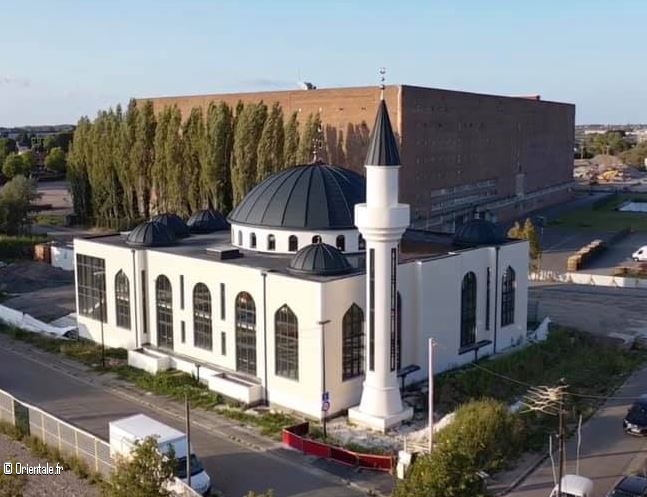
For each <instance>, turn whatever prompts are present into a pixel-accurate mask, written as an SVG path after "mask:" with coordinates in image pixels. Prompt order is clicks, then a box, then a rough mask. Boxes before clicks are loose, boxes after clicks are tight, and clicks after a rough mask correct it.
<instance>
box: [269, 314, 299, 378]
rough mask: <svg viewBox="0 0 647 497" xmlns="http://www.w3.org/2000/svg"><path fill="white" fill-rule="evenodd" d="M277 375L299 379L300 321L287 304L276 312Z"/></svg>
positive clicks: (275, 355) (275, 354)
mask: <svg viewBox="0 0 647 497" xmlns="http://www.w3.org/2000/svg"><path fill="white" fill-rule="evenodd" d="M274 360H275V368H276V369H275V371H276V376H283V377H284V378H290V379H291V380H298V379H299V322H298V320H297V317H296V316H295V315H294V312H292V309H290V308H289V307H288V306H287V305H284V306H283V307H281V308H280V309H279V310H278V311H276V314H274Z"/></svg>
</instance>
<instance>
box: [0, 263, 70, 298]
mask: <svg viewBox="0 0 647 497" xmlns="http://www.w3.org/2000/svg"><path fill="white" fill-rule="evenodd" d="M72 283H74V272H73V271H64V270H62V269H60V268H56V267H53V266H50V265H49V264H46V263H44V262H36V261H19V262H13V263H11V264H8V265H6V266H4V267H2V268H0V291H1V292H5V293H9V294H14V293H27V292H33V291H37V290H42V289H43V288H55V287H59V286H63V285H70V284H72Z"/></svg>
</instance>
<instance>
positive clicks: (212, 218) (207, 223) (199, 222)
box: [186, 209, 229, 233]
mask: <svg viewBox="0 0 647 497" xmlns="http://www.w3.org/2000/svg"><path fill="white" fill-rule="evenodd" d="M186 224H187V226H188V227H189V231H190V232H191V233H213V232H214V231H223V230H228V229H229V224H228V223H227V220H226V219H225V216H223V215H222V214H220V212H218V211H217V210H215V209H204V210H201V211H197V212H194V213H193V214H192V215H191V217H190V218H189V220H188V221H187V223H186Z"/></svg>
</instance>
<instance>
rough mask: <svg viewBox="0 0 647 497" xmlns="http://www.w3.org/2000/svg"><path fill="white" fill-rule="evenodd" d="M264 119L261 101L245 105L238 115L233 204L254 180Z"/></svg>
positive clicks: (234, 152) (232, 172) (235, 134)
mask: <svg viewBox="0 0 647 497" xmlns="http://www.w3.org/2000/svg"><path fill="white" fill-rule="evenodd" d="M266 119H267V106H266V105H265V104H263V103H262V102H260V103H258V104H248V105H246V106H245V107H244V109H243V110H242V112H241V113H240V115H239V116H238V119H237V122H236V129H235V132H234V150H233V167H232V171H231V178H232V190H233V194H234V195H233V196H234V198H233V201H234V202H233V203H234V205H237V204H238V202H240V201H241V200H242V199H243V197H244V196H245V195H246V194H247V193H248V192H249V190H251V188H252V187H253V186H254V184H255V182H256V166H257V150H258V143H259V141H260V138H261V134H262V132H263V125H264V124H265V120H266Z"/></svg>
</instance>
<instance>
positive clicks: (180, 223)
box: [151, 212, 189, 238]
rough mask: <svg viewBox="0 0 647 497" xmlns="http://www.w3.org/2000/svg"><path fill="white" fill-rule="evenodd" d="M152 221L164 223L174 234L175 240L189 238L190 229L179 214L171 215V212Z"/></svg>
mask: <svg viewBox="0 0 647 497" xmlns="http://www.w3.org/2000/svg"><path fill="white" fill-rule="evenodd" d="M151 221H155V222H158V223H162V224H163V225H164V226H166V227H167V228H169V229H170V230H171V231H172V232H173V234H174V235H175V238H185V237H187V236H189V227H188V226H187V225H186V223H185V222H184V220H183V219H182V218H181V217H180V216H178V215H177V214H171V213H170V212H167V213H164V214H158V215H157V216H155V217H153V218H152V219H151Z"/></svg>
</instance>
